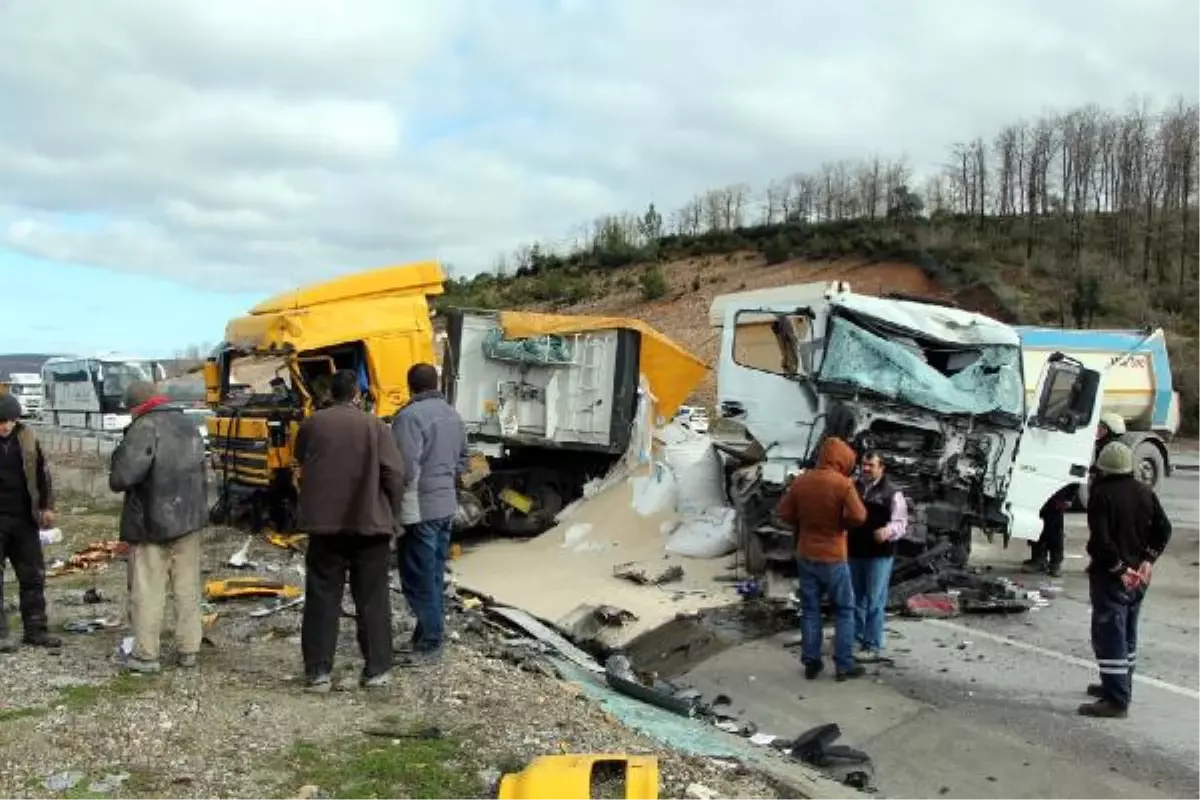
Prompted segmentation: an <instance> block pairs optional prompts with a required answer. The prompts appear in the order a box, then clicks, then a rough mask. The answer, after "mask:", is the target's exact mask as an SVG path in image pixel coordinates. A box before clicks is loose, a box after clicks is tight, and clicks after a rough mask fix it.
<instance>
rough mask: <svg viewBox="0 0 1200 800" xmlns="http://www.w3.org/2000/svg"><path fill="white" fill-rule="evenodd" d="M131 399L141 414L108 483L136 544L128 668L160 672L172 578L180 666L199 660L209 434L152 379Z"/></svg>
mask: <svg viewBox="0 0 1200 800" xmlns="http://www.w3.org/2000/svg"><path fill="white" fill-rule="evenodd" d="M125 400H126V403H127V405H128V406H129V408H130V413H131V414H132V415H133V422H131V423H130V424H129V427H127V428H126V429H125V435H124V437H123V438H122V439H121V443H120V444H119V445H117V449H116V450H115V451H113V454H112V460H111V461H110V462H109V475H108V486H109V488H110V489H112V490H113V491H114V492H124V493H125V501H124V505H123V506H122V508H121V541H123V542H127V543H129V545H130V551H129V559H130V561H129V566H130V572H131V581H130V598H129V600H130V617H131V622H132V625H133V635H134V645H133V653H132V654H131V655H130V656H129V658H127V659H126V660H125V663H124V665H123V666H124V668H125V669H126V670H130V671H133V672H145V673H155V672H158V671H159V670H160V669H161V667H160V665H159V660H158V655H159V652H158V651H159V636H160V634H161V631H162V620H163V612H164V611H165V606H166V601H167V588H168V581H169V583H170V589H171V594H172V595H174V598H175V642H176V650H177V656H178V660H179V666H181V667H194V666H196V656H197V654H198V653H199V652H200V642H201V639H202V638H203V635H204V634H203V630H202V626H201V620H200V531H201V529H203V528H204V526H205V525H206V524H207V523H208V476H207V473H206V472H205V466H204V440H203V439H202V438H201V437H200V431H199V430H197V428H196V423H195V422H192V421H191V420H190V419H189V418H188V417H187V416H186V415H185V414H184V413H183V411H182V410H181V409H179V408H178V407H176V406H172V405H170V404H169V403H168V402H167V398H166V397H165V396H163V395H161V394H158V393H157V392H156V391H155V388H154V385H153V384H150V383H142V382H138V383H134V384H133V385H132V386H130V387H129V389H128V390H127V391H126V394H125Z"/></svg>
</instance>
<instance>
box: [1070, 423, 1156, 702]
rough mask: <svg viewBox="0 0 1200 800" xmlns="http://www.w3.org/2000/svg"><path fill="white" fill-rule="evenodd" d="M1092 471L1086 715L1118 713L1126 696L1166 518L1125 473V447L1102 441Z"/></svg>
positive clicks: (1128, 463)
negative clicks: (1093, 679) (1096, 673)
mask: <svg viewBox="0 0 1200 800" xmlns="http://www.w3.org/2000/svg"><path fill="white" fill-rule="evenodd" d="M1096 470H1097V472H1098V477H1097V478H1096V482H1095V484H1094V485H1093V486H1092V490H1091V494H1090V496H1089V498H1088V509H1087V522H1088V543H1087V552H1088V555H1089V556H1090V557H1091V561H1090V563H1089V564H1088V568H1087V572H1088V584H1089V590H1090V594H1091V601H1092V650H1093V651H1094V652H1095V654H1096V665H1097V667H1099V670H1100V682H1099V683H1094V684H1091V685H1090V686H1088V687H1087V693H1088V695H1090V696H1091V697H1094V698H1095V701H1094V702H1091V703H1085V704H1083V705H1081V706H1080V707H1079V713H1080V714H1082V715H1083V716H1087V717H1118V718H1120V717H1125V716H1126V715H1127V714H1128V710H1129V704H1130V701H1131V700H1132V698H1133V694H1132V692H1133V680H1132V679H1133V672H1134V669H1135V667H1136V666H1137V649H1138V616H1139V614H1140V612H1141V608H1142V601H1143V599H1144V598H1145V596H1146V590H1147V588H1148V587H1149V585H1150V576H1151V572H1152V568H1153V565H1154V562H1155V561H1156V560H1157V559H1158V557H1159V556H1161V555H1162V552H1163V550H1164V549H1165V548H1166V546H1167V542H1169V541H1170V539H1171V523H1170V521H1169V520H1168V519H1167V515H1166V513H1165V512H1164V511H1163V507H1162V504H1161V503H1159V501H1158V497H1157V495H1155V494H1154V491H1153V490H1151V489H1150V488H1149V487H1147V486H1145V485H1143V484H1142V483H1141V482H1139V481H1138V480H1137V479H1136V478H1135V477H1134V476H1133V452H1132V451H1131V450H1130V449H1129V448H1128V447H1127V446H1126V445H1124V444H1122V443H1121V442H1109V443H1108V444H1107V445H1105V446H1104V449H1103V450H1101V451H1100V456H1099V458H1097V459H1096Z"/></svg>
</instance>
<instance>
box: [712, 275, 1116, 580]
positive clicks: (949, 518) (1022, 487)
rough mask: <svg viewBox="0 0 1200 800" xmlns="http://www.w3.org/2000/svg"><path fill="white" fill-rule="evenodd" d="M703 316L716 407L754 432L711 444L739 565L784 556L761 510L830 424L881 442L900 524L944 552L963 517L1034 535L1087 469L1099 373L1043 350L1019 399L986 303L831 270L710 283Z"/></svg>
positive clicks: (958, 534) (964, 525)
mask: <svg viewBox="0 0 1200 800" xmlns="http://www.w3.org/2000/svg"><path fill="white" fill-rule="evenodd" d="M710 322H712V323H713V324H714V325H719V326H720V327H721V330H722V335H721V349H720V356H719V365H718V373H717V403H718V414H719V416H720V417H721V418H722V419H724V420H727V421H730V422H736V423H739V424H740V425H742V426H743V427H744V428H745V430H746V433H747V435H748V438H749V439H750V441H751V442H752V446H751V447H750V448H749V449H748V450H745V451H742V452H741V453H732V452H730V450H729V448H723V449H724V450H725V451H726V453H727V454H728V455H730V456H731V457H732V459H733V461H734V463H735V466H734V468H733V469H732V471H731V475H730V481H729V486H730V494H731V497H730V499H731V500H732V501H733V503H734V505H735V507H736V508H738V511H739V519H740V520H741V527H742V534H743V537H744V541H745V542H746V544H747V547H748V549H747V555H748V556H749V558H748V561H749V562H750V563H749V566H750V568H751V569H752V570H756V569H761V567H762V566H763V562H764V559H772V558H785V559H790V558H791V557H792V553H793V552H794V550H793V549H792V546H791V543H790V534H788V533H787V532H786V531H782V530H780V529H779V527H778V526H777V525H775V524H774V523H773V522H772V520H771V518H772V516H773V514H772V512H773V510H774V507H775V504H776V502H777V501H778V498H779V496H780V495H781V494H782V492H783V490H784V489H785V488H786V485H787V483H788V482H789V481H790V479H791V477H792V476H794V475H795V474H797V473H798V472H800V471H802V470H803V469H806V468H808V467H810V466H811V465H812V463H813V461H814V459H815V456H816V453H817V449H818V447H819V446H820V443H821V441H822V440H823V439H824V438H825V437H827V436H837V437H840V438H842V439H844V440H845V441H847V442H848V443H849V444H850V445H851V446H852V447H854V448H855V450H856V451H857V452H858V453H859V454H860V455H861V454H862V453H864V452H866V451H868V450H873V451H876V452H878V453H880V454H881V455H882V456H883V459H884V462H885V464H886V465H887V469H888V475H889V476H890V478H891V480H892V482H893V483H894V484H895V485H896V486H897V488H899V489H900V490H901V491H903V492H904V494H905V498H906V499H907V500H908V502H909V534H908V538H909V540H910V541H914V542H918V543H923V544H924V546H925V547H926V548H934V547H938V548H939V549H940V550H942V551H944V552H945V553H946V556H947V558H948V560H949V561H950V562H951V563H955V564H962V563H965V561H966V559H967V557H968V555H969V552H970V542H971V534H972V531H973V530H974V529H976V528H978V529H980V530H982V531H983V532H984V533H985V534H986V535H987V536H989V537H991V536H994V535H996V534H999V535H1001V536H1003V537H1004V540H1005V542H1006V543H1007V542H1008V540H1009V539H1010V538H1012V537H1015V538H1018V539H1036V538H1037V537H1038V536H1039V535H1040V532H1041V520H1040V517H1039V511H1040V510H1041V508H1042V506H1043V504H1044V503H1045V502H1046V501H1047V500H1048V499H1049V498H1050V497H1051V496H1052V495H1054V494H1055V493H1056V492H1058V491H1059V490H1060V489H1063V488H1064V487H1066V486H1069V485H1071V484H1075V483H1078V482H1079V481H1081V480H1085V479H1086V475H1087V470H1088V466H1089V464H1090V462H1091V458H1092V450H1093V446H1094V440H1095V430H1096V426H1097V424H1098V421H1099V414H1100V399H1101V393H1102V382H1103V374H1102V373H1101V372H1099V371H1096V370H1092V369H1088V368H1086V367H1084V366H1083V365H1082V364H1080V363H1079V362H1078V361H1075V360H1073V359H1070V358H1067V357H1064V356H1062V355H1061V354H1056V355H1054V356H1052V357H1051V358H1050V359H1048V360H1047V361H1046V364H1045V367H1044V368H1043V370H1042V374H1041V376H1040V379H1039V381H1038V388H1037V391H1036V393H1035V395H1034V400H1033V402H1032V403H1030V405H1031V406H1032V407H1027V401H1026V393H1025V389H1024V381H1023V376H1022V358H1021V339H1020V337H1019V336H1018V333H1017V331H1016V330H1015V329H1013V328H1012V327H1010V326H1008V325H1005V324H1003V323H1001V322H998V321H996V320H994V319H991V318H989V317H986V316H984V315H982V314H976V313H973V312H969V311H964V310H961V309H958V308H954V307H951V306H948V305H942V304H938V303H937V302H936V301H932V300H928V299H925V298H914V297H905V296H900V295H892V296H887V297H874V296H869V295H861V294H855V293H854V292H852V291H850V288H849V286H848V285H847V284H845V283H844V282H838V283H833V284H823V283H814V284H804V285H799V286H790V287H782V288H780V289H772V290H765V291H759V292H746V293H739V294H732V295H723V296H720V297H717V298H716V299H715V300H714V301H713V306H712V309H711V311H710Z"/></svg>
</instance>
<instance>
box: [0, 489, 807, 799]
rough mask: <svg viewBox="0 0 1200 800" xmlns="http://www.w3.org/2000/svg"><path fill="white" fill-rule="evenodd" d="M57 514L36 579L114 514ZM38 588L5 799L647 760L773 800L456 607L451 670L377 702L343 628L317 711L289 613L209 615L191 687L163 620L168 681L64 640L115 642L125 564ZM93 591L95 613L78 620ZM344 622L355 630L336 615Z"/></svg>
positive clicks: (107, 652)
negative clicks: (98, 627)
mask: <svg viewBox="0 0 1200 800" xmlns="http://www.w3.org/2000/svg"><path fill="white" fill-rule="evenodd" d="M59 510H60V518H59V527H60V528H61V530H62V531H63V534H64V540H63V541H62V542H61V543H58V544H54V545H50V546H48V547H47V548H46V558H47V562H48V563H52V562H53V561H54V560H55V559H59V558H67V557H69V556H70V554H71V553H73V552H76V551H77V550H79V549H81V548H83V547H84V546H86V545H87V544H89V543H92V542H96V541H102V540H112V539H115V538H116V523H117V506H116V505H115V503H114V502H113V501H112V500H111V499H105V500H93V499H91V498H90V497H87V496H85V495H68V496H66V497H63V498H61V499H60V502H59ZM205 536H206V540H205V553H204V563H203V568H204V570H205V572H206V575H205V578H206V579H212V578H218V577H233V576H240V575H261V576H263V577H268V578H272V579H275V580H284V581H286V582H288V583H293V584H296V585H301V586H302V585H303V578H302V577H301V573H300V572H299V570H298V569H297V567H298V566H299V565H301V564H302V556H301V555H300V554H299V553H297V552H294V551H290V550H284V549H281V548H276V547H274V546H272V545H270V544H268V543H267V542H265V541H263V540H260V539H256V540H255V542H254V544H253V545H252V546H251V549H250V553H249V554H250V559H251V561H254V562H257V563H258V565H259V569H258V570H246V571H238V570H234V569H232V568H228V567H226V566H225V563H226V562H227V560H228V559H229V557H230V555H232V554H233V553H234V552H235V551H236V550H238V549H239V548H240V547H241V545H242V544H243V543H244V542H245V537H244V536H243V535H241V534H238V533H236V532H234V531H231V530H228V529H211V530H210V531H208V532H207V533H206V534H205ZM6 577H7V581H6V583H7V586H8V587H9V591H8V592H7V594H6V597H5V613H8V614H9V616H10V619H11V621H12V623H13V625H14V627H13V630H14V632H19V630H20V622H19V616H18V615H17V614H16V582H15V578H14V577H13V576H12V573H11V571H9V573H8V575H7V576H6ZM47 583H48V585H47V599H48V601H49V608H50V616H51V626H52V629H54V632H55V633H56V635H61V636H62V637H63V639H64V640H65V643H64V647H63V648H62V649H61V650H60V651H57V652H56V651H46V650H41V649H34V648H24V647H23V648H22V649H21V650H19V651H18V652H17V653H14V654H11V655H5V656H0V659H3V660H4V661H5V662H6V663H5V691H4V692H3V694H2V695H0V744H2V746H3V754H2V755H0V796H4V797H99V796H117V797H296V796H310V797H315V796H327V797H486V796H495V795H494V791H495V789H494V786H495V782H496V781H497V780H498V778H499V775H500V773H501V772H511V771H516V770H518V769H521V768H522V767H524V766H525V765H526V764H527V763H528V761H529V759H530V758H532V757H534V756H536V755H543V754H557V753H627V754H635V753H643V754H654V755H657V756H658V758H659V769H660V775H661V779H660V796H662V797H683V796H685V790H686V788H687V786H688V785H689V784H691V783H693V782H695V783H700V784H703V785H704V786H706V787H708V788H710V789H712V790H713V791H714V792H715V793H716V794H717V796H724V797H780V796H785V795H783V794H780V791H781V790H779V789H777V788H776V787H775V786H774V785H773V784H772V783H771V782H770V781H769V780H767V779H765V778H762V777H760V776H758V775H756V774H754V773H752V772H750V771H749V770H747V769H745V768H743V767H742V766H740V765H737V764H734V763H729V762H721V761H717V760H714V759H703V758H694V757H687V756H682V755H679V754H677V753H674V752H671V751H667V750H665V749H664V748H663V747H662V745H660V744H659V743H657V742H655V741H653V740H650V739H648V738H646V737H643V736H641V735H640V734H637V733H635V732H633V731H631V730H629V729H627V728H624V727H623V726H621V725H620V724H618V723H617V722H616V721H615V720H614V719H613V718H611V717H610V716H609V715H608V714H607V713H605V712H604V711H603V710H602V709H601V708H599V707H598V706H597V705H596V704H594V703H593V702H592V701H590V700H588V699H587V698H585V697H583V696H582V695H581V694H580V693H579V692H578V691H576V690H574V689H573V687H572V686H571V685H570V684H569V683H566V682H564V681H562V680H559V679H557V678H556V677H555V676H554V675H553V674H552V670H546V669H544V668H540V667H539V666H538V664H536V663H535V664H534V665H533V666H532V667H531V665H530V663H529V662H528V660H522V659H512V658H509V657H506V656H507V655H508V651H507V650H506V649H505V648H504V647H503V646H500V643H499V642H498V639H500V638H503V637H502V635H501V634H497V633H495V632H494V631H492V630H491V628H490V627H489V626H487V625H486V624H481V621H482V620H481V618H480V617H479V616H478V612H470V611H466V610H464V609H462V608H461V607H458V608H456V609H455V610H453V611H452V612H451V615H450V617H451V618H450V620H449V630H450V632H451V633H450V636H451V640H452V641H451V643H450V647H449V652H448V657H447V661H446V663H445V664H444V665H443V666H440V667H437V668H434V669H427V670H420V671H397V673H395V674H394V681H393V684H392V686H391V687H389V688H388V689H387V690H384V691H382V692H368V691H364V690H360V689H359V688H357V676H358V671H359V669H361V659H360V658H359V656H358V653H357V647H356V645H355V643H354V633H353V631H354V622H353V619H352V618H350V617H348V616H344V617H343V620H342V636H341V643H340V646H339V654H338V658H339V669H340V673H339V678H338V680H339V682H340V684H341V685H339V686H338V689H337V690H335V691H334V692H333V693H331V694H330V695H327V696H324V697H320V696H312V695H308V694H305V693H303V692H302V691H301V688H300V683H299V676H300V673H301V665H300V645H299V625H300V613H299V610H298V609H291V610H284V611H280V612H278V613H276V614H273V615H271V616H266V617H262V618H252V617H250V616H249V613H250V611H252V610H255V609H260V608H263V607H265V606H266V605H269V604H270V603H271V602H272V601H269V600H262V599H251V600H236V601H228V602H224V603H220V604H216V605H214V606H213V608H212V609H209V610H210V611H211V612H215V613H216V614H217V617H216V619H215V622H213V623H212V624H211V627H209V628H208V629H207V639H206V645H205V648H204V649H203V651H202V653H201V657H200V666H199V668H198V669H196V670H181V669H177V668H175V667H172V666H170V656H171V645H170V641H169V631H170V626H171V619H170V614H169V613H168V619H167V623H166V626H165V629H166V631H167V632H168V633H167V634H166V635H165V636H164V650H163V654H164V666H165V667H166V668H165V670H164V672H163V674H162V675H160V676H154V677H143V676H128V675H120V674H119V673H118V670H117V667H116V664H115V662H114V660H113V654H114V651H115V648H116V646H117V644H118V642H119V641H120V640H121V639H122V637H124V636H126V635H128V630H127V629H126V628H124V627H114V628H111V629H107V630H103V631H100V632H96V633H90V634H72V633H65V632H61V629H62V625H63V623H65V622H67V621H69V620H81V619H95V618H100V617H110V618H114V619H116V620H119V621H120V624H122V625H123V624H124V620H123V619H122V617H123V615H124V610H125V603H126V591H125V585H126V569H125V564H124V562H123V561H120V560H116V561H112V562H110V563H108V564H107V565H105V567H103V568H102V569H99V570H95V571H90V572H87V573H81V574H73V575H66V576H61V577H52V578H49V579H48V582H47ZM89 589H94V590H97V591H98V592H99V593H100V594H101V596H102V597H103V598H104V601H103V602H101V603H98V604H89V603H86V602H85V599H84V594H85V593H86V592H87V590H89ZM393 599H394V604H393V608H394V609H395V612H396V613H395V615H394V617H395V626H396V632H397V637H398V639H399V638H401V637H403V638H407V631H408V630H410V629H411V628H410V624H411V623H410V620H409V618H408V617H407V613H406V611H405V610H404V609H403V608H402V606H403V600H402V599H401V598H400V595H399V594H398V593H393ZM344 609H345V610H346V611H348V612H350V613H352V609H353V605H352V603H351V602H350V600H349V598H348V597H347V599H346V600H345V602H344ZM523 667H524V668H523ZM431 729H436V730H431ZM367 730H374V733H373V734H368V733H366V732H365V731H367ZM593 796H614V797H620V796H623V795H622V794H612V795H600V794H595V795H593Z"/></svg>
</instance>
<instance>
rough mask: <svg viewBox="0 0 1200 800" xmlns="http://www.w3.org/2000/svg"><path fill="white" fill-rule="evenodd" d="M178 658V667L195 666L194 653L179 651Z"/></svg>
mask: <svg viewBox="0 0 1200 800" xmlns="http://www.w3.org/2000/svg"><path fill="white" fill-rule="evenodd" d="M178 660H179V667H180V669H195V668H196V663H197V662H196V654H195V653H180V654H179V659H178Z"/></svg>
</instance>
